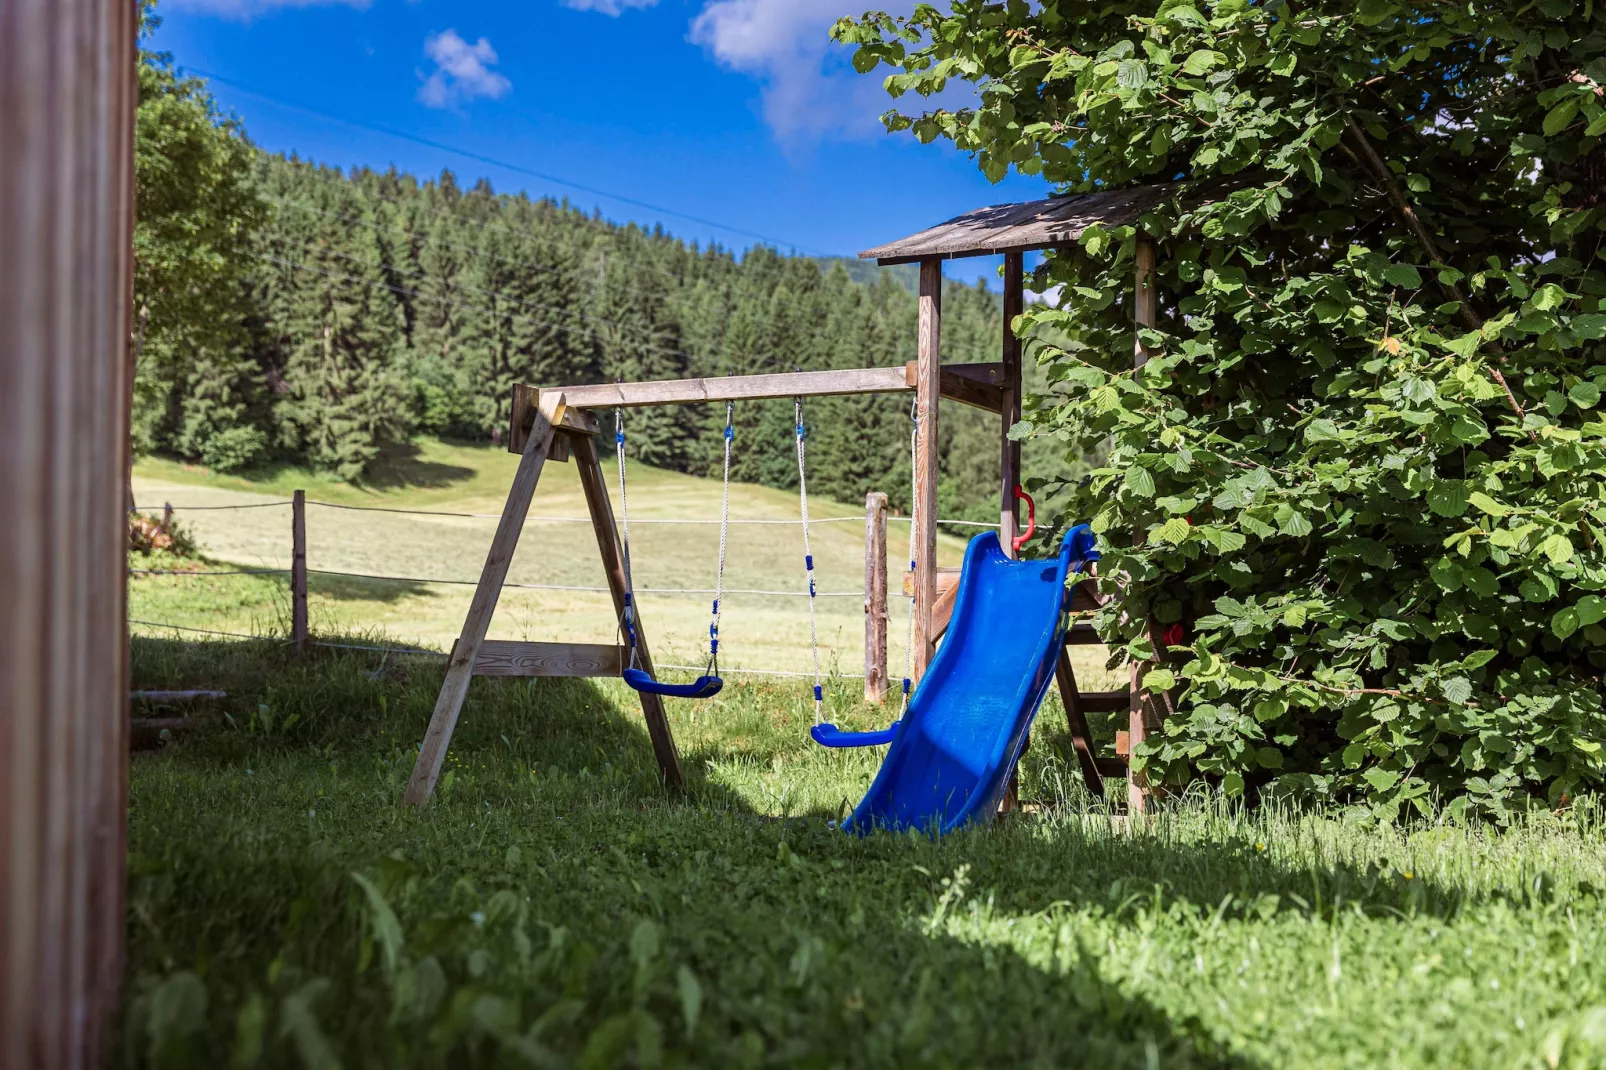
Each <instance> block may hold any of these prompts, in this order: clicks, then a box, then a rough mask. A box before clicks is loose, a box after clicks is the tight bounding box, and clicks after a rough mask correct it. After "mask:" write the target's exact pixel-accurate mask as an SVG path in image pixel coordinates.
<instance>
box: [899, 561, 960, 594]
mask: <svg viewBox="0 0 1606 1070" xmlns="http://www.w3.org/2000/svg"><path fill="white" fill-rule="evenodd" d="M961 571H963V570H962V569H960V568H958V567H957V566H952V565H943V566H942V567H941V568H938V569H937V597H938V598H941V597H942V596H943V595H944V594H946V593H948V592H949V591H950V590H952V589H953V588H954V586H955V585H956V584H957V583H958V582H959V574H960V572H961ZM914 593H915V574H914V573H913V572H905V573H904V574H903V596H904V597H905V598H909V597H912V596H913V595H914Z"/></svg>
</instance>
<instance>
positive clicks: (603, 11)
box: [562, 0, 658, 19]
mask: <svg viewBox="0 0 1606 1070" xmlns="http://www.w3.org/2000/svg"><path fill="white" fill-rule="evenodd" d="M562 2H563V6H564V7H572V8H574V9H575V10H576V11H595V12H597V13H598V14H599V15H607V16H608V17H609V18H613V19H616V18H618V17H619V16H620V15H622V14H624V13H625V11H626V9H628V8H632V7H653V6H655V5H656V4H657V3H658V0H562Z"/></svg>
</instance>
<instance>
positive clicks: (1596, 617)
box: [1574, 594, 1606, 628]
mask: <svg viewBox="0 0 1606 1070" xmlns="http://www.w3.org/2000/svg"><path fill="white" fill-rule="evenodd" d="M1574 608H1575V609H1576V610H1577V611H1578V624H1579V627H1583V628H1587V627H1589V626H1590V625H1591V624H1599V623H1600V622H1601V621H1602V620H1606V598H1602V597H1600V596H1599V595H1596V594H1586V595H1584V597H1582V598H1580V599H1579V600H1578V604H1577V605H1576V606H1575V607H1574Z"/></svg>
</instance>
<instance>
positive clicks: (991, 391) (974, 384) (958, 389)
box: [903, 360, 1004, 412]
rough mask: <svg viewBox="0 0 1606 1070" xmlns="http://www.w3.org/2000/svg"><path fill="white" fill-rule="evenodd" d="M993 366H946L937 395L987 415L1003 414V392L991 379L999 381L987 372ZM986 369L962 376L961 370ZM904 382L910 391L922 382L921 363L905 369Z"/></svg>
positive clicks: (940, 378)
mask: <svg viewBox="0 0 1606 1070" xmlns="http://www.w3.org/2000/svg"><path fill="white" fill-rule="evenodd" d="M990 367H991V365H986V364H961V365H954V366H945V367H943V368H942V369H941V370H940V371H939V372H938V373H937V374H938V377H939V382H938V386H937V392H938V394H940V395H941V396H942V397H944V398H946V399H948V400H949V401H957V402H959V403H960V404H961V405H969V406H970V407H972V408H975V409H983V410H985V411H987V412H1002V411H1003V407H1004V393H1003V391H1002V390H1001V389H1000V388H999V386H998V384H997V383H995V382H992V381H991V380H993V379H995V378H1000V376H994V375H991V374H989V373H988V372H987V371H986V370H985V369H987V368H990ZM960 368H963V369H966V370H971V369H983V370H980V371H977V372H976V374H974V375H962V374H960V373H959V371H958V369H960ZM903 378H904V382H905V383H907V384H908V387H909V389H910V390H913V389H915V386H916V384H917V383H919V381H920V362H919V361H917V360H911V361H910V362H909V363H908V364H905V365H904V366H903Z"/></svg>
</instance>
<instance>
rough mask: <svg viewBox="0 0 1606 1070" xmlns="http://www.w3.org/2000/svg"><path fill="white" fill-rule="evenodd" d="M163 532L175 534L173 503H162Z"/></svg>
mask: <svg viewBox="0 0 1606 1070" xmlns="http://www.w3.org/2000/svg"><path fill="white" fill-rule="evenodd" d="M162 534H164V535H171V534H173V503H172V502H163V503H162Z"/></svg>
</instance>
